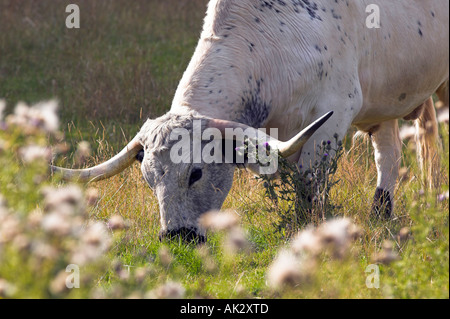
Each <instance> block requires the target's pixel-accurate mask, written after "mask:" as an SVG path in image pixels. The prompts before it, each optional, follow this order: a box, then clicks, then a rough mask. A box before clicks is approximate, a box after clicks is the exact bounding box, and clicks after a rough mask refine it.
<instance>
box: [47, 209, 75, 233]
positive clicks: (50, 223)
mask: <svg viewBox="0 0 450 319" xmlns="http://www.w3.org/2000/svg"><path fill="white" fill-rule="evenodd" d="M41 226H42V229H43V230H44V231H45V232H47V233H49V234H52V235H56V236H66V235H68V234H70V232H71V221H70V220H69V219H68V217H67V216H66V215H63V214H60V213H56V212H55V213H51V214H48V215H45V216H44V217H43V219H42V222H41Z"/></svg>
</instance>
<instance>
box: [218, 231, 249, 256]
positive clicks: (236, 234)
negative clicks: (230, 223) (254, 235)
mask: <svg viewBox="0 0 450 319" xmlns="http://www.w3.org/2000/svg"><path fill="white" fill-rule="evenodd" d="M224 245H225V249H226V250H227V251H228V253H230V254H234V253H236V252H238V251H242V250H244V249H245V248H247V247H248V241H247V238H246V236H245V233H244V231H243V230H242V228H240V227H233V228H231V229H230V231H229V232H228V233H227V237H226V240H225V243H224Z"/></svg>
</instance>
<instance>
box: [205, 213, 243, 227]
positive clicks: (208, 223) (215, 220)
mask: <svg viewBox="0 0 450 319" xmlns="http://www.w3.org/2000/svg"><path fill="white" fill-rule="evenodd" d="M199 223H200V225H202V226H203V227H204V228H206V229H210V230H214V231H221V230H230V229H232V228H233V227H235V226H236V225H237V224H238V219H237V217H236V215H233V214H232V213H231V212H220V211H211V212H208V213H206V214H204V215H202V216H201V217H200V219H199Z"/></svg>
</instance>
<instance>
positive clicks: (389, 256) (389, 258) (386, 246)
mask: <svg viewBox="0 0 450 319" xmlns="http://www.w3.org/2000/svg"><path fill="white" fill-rule="evenodd" d="M398 259H399V257H398V255H397V253H396V252H395V251H394V249H393V244H392V242H391V241H388V240H387V241H385V242H384V243H383V248H382V250H381V251H380V252H379V253H375V254H374V255H373V256H372V261H373V262H375V263H380V264H384V265H389V264H390V263H392V262H394V261H396V260H398Z"/></svg>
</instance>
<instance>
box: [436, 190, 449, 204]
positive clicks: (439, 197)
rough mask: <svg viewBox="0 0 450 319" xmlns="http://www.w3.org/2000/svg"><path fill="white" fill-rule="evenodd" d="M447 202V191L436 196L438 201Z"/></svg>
mask: <svg viewBox="0 0 450 319" xmlns="http://www.w3.org/2000/svg"><path fill="white" fill-rule="evenodd" d="M446 199H447V200H448V191H447V192H445V193H442V194H439V195H438V201H439V202H443V201H444V200H446Z"/></svg>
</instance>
